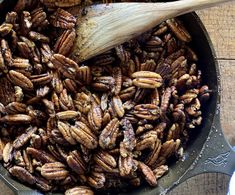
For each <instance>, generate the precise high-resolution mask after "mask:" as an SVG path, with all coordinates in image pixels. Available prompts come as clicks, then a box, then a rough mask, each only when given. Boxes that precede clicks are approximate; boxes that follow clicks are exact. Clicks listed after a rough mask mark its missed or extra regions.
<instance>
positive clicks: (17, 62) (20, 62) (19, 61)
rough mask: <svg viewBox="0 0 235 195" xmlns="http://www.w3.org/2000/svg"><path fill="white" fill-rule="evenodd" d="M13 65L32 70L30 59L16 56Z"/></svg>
mask: <svg viewBox="0 0 235 195" xmlns="http://www.w3.org/2000/svg"><path fill="white" fill-rule="evenodd" d="M11 66H12V67H14V68H17V69H25V70H28V71H31V69H32V66H31V64H30V63H29V60H28V59H24V58H16V59H13V60H12V65H11Z"/></svg>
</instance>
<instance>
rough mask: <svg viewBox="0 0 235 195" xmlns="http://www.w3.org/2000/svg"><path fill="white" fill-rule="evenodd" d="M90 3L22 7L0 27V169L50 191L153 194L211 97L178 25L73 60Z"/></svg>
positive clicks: (48, 1)
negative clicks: (142, 188)
mask: <svg viewBox="0 0 235 195" xmlns="http://www.w3.org/2000/svg"><path fill="white" fill-rule="evenodd" d="M105 2H106V1H105ZM91 3H92V2H90V1H81V0H34V1H32V0H30V1H26V0H18V3H17V5H16V7H15V8H14V11H12V12H9V13H8V14H7V15H6V19H5V21H4V22H3V23H2V24H0V124H1V126H2V127H1V130H0V161H1V162H2V164H3V166H4V167H5V168H6V169H8V171H9V172H10V174H11V175H12V176H13V177H14V178H16V179H17V180H19V181H21V182H23V183H25V184H28V185H30V187H35V188H38V189H39V190H41V191H43V192H49V191H50V192H54V191H56V192H64V193H65V195H69V194H71V195H77V194H84V195H93V194H94V192H93V191H95V190H97V189H98V190H107V189H110V188H111V189H112V188H115V189H118V191H120V190H122V189H125V188H126V187H127V186H133V187H138V186H139V185H141V184H142V183H143V180H145V181H146V182H147V183H148V184H149V185H151V186H156V185H157V180H158V179H159V178H161V177H162V176H163V175H164V174H165V173H166V172H167V171H168V169H169V168H168V162H169V158H170V157H172V156H176V157H179V154H181V155H182V151H184V148H185V145H186V143H187V141H188V140H189V139H190V134H191V131H193V129H194V128H196V127H197V126H198V125H200V124H201V123H202V120H203V118H202V108H203V105H204V103H205V102H206V101H207V100H208V99H209V98H210V94H211V92H212V91H211V90H210V89H209V87H208V86H207V85H202V79H201V78H202V74H203V73H202V72H201V71H200V69H199V67H198V65H197V61H198V57H197V55H196V53H195V52H194V50H193V48H191V47H190V46H189V44H188V43H189V42H190V41H191V40H192V37H191V35H190V34H189V32H188V31H187V29H186V28H185V27H184V25H183V23H182V22H181V21H179V20H178V19H176V18H175V19H169V20H167V21H166V22H163V23H162V24H160V25H158V26H156V27H155V28H154V29H152V30H151V31H149V32H147V33H145V34H143V35H141V36H140V37H138V38H137V39H135V40H130V41H128V42H126V43H124V44H122V45H119V46H117V47H115V48H114V49H112V50H109V51H107V52H105V53H103V54H101V55H99V56H96V57H95V58H93V59H91V60H89V61H86V62H84V63H83V64H78V63H77V62H76V61H75V60H74V59H71V58H70V53H71V50H72V48H73V45H74V40H75V39H76V36H77V35H76V30H75V27H76V25H78V22H77V18H76V16H75V15H73V11H71V10H72V9H68V8H69V7H73V6H78V7H76V9H80V10H79V11H80V12H81V13H83V14H85V12H86V10H84V9H83V8H84V5H85V6H86V5H90V4H91ZM106 3H107V2H106ZM80 17H82V16H80Z"/></svg>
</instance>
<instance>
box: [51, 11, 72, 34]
mask: <svg viewBox="0 0 235 195" xmlns="http://www.w3.org/2000/svg"><path fill="white" fill-rule="evenodd" d="M50 23H51V24H52V25H53V26H54V27H59V28H63V29H71V28H73V27H74V26H75V23H76V18H75V17H74V16H73V15H72V14H70V13H69V12H67V11H65V10H63V9H61V8H58V9H57V10H56V12H54V14H52V15H51V16H50Z"/></svg>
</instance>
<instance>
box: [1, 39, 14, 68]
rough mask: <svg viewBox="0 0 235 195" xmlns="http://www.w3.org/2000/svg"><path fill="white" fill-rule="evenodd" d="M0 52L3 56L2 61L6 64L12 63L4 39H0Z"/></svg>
mask: <svg viewBox="0 0 235 195" xmlns="http://www.w3.org/2000/svg"><path fill="white" fill-rule="evenodd" d="M1 52H2V56H3V58H4V62H5V64H6V65H7V66H11V64H12V52H11V49H10V48H9V44H8V42H7V41H6V40H5V39H2V40H1Z"/></svg>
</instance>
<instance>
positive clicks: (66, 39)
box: [54, 29, 76, 56]
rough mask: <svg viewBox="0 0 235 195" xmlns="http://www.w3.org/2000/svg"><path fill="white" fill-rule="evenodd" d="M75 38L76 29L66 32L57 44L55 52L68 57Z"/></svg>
mask: <svg viewBox="0 0 235 195" xmlns="http://www.w3.org/2000/svg"><path fill="white" fill-rule="evenodd" d="M75 38H76V33H75V30H74V29H69V30H66V31H64V33H63V34H62V35H61V36H60V37H59V38H58V40H57V41H56V43H55V46H54V52H56V53H59V54H62V55H64V56H67V55H68V54H69V53H70V52H71V49H72V48H73V45H74V40H75Z"/></svg>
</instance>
